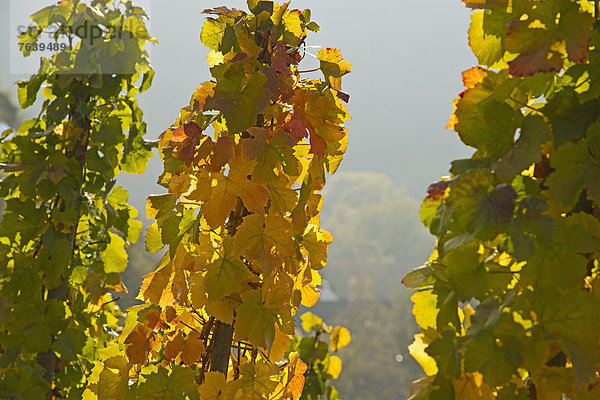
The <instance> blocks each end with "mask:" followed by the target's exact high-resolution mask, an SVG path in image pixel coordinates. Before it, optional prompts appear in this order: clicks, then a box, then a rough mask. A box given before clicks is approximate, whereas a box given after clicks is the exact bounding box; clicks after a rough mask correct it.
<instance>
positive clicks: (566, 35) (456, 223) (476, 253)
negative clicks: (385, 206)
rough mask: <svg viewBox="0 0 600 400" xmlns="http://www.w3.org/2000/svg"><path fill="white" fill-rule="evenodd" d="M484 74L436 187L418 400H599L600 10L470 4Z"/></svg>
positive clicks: (477, 0)
mask: <svg viewBox="0 0 600 400" xmlns="http://www.w3.org/2000/svg"><path fill="white" fill-rule="evenodd" d="M463 2H464V3H465V5H466V6H467V7H468V8H470V9H473V10H475V11H474V12H473V13H472V14H471V25H470V28H469V45H470V46H471V49H472V50H473V53H474V54H475V56H476V57H477V59H478V62H479V64H480V65H479V66H475V67H473V68H471V69H469V70H467V71H465V72H464V73H463V82H464V86H465V90H464V91H463V92H462V93H461V94H460V95H459V97H458V98H457V99H456V100H455V102H454V106H455V110H454V113H453V114H452V117H451V119H450V122H449V124H448V128H452V129H454V130H455V131H456V132H457V133H458V136H459V137H460V139H461V140H462V141H463V142H464V143H465V144H466V145H468V146H471V147H474V148H475V149H476V151H475V152H474V154H473V156H472V157H471V158H470V159H464V160H455V161H453V162H452V167H451V169H450V172H451V176H450V177H448V178H444V179H442V180H441V181H439V182H437V183H434V184H432V185H431V186H430V187H429V189H428V192H427V197H426V198H425V200H424V201H423V204H422V206H421V219H422V221H423V223H424V224H425V226H426V227H427V228H428V229H429V230H430V231H431V233H433V234H434V235H435V236H437V239H438V240H437V245H436V248H435V251H434V252H433V254H432V255H431V258H430V259H429V261H428V262H427V264H426V265H425V266H423V267H420V268H418V269H416V270H414V271H413V272H411V273H409V274H408V275H407V276H406V277H405V278H404V280H403V283H404V284H405V285H406V286H407V287H409V288H411V289H415V290H417V292H416V293H415V294H414V295H413V297H412V300H413V301H414V303H415V304H414V314H415V316H416V320H417V323H418V325H419V327H420V330H421V333H419V334H418V335H416V337H415V341H414V343H413V344H412V345H411V346H410V351H411V354H412V355H413V356H414V357H415V358H416V359H417V361H419V363H420V364H421V366H422V367H423V369H424V371H425V373H426V374H427V377H425V378H423V379H421V380H419V381H416V382H415V383H414V384H413V386H412V387H411V397H410V399H435V400H440V399H495V398H497V399H544V400H545V399H553V400H554V399H555V400H559V399H563V398H564V397H563V396H566V397H567V398H569V399H597V398H600V318H598V315H599V314H598V310H600V120H599V119H598V115H600V91H599V88H600V75H599V74H598V71H599V67H600V34H599V32H598V24H599V23H598V17H599V15H598V7H597V2H593V1H584V0H582V1H570V0H556V1H544V2H541V1H525V0H513V1H510V2H509V1H504V0H463Z"/></svg>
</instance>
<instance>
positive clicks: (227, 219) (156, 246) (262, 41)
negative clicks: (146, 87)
mask: <svg viewBox="0 0 600 400" xmlns="http://www.w3.org/2000/svg"><path fill="white" fill-rule="evenodd" d="M248 6H249V9H250V10H251V11H250V13H246V12H244V11H242V10H238V9H231V8H227V7H218V8H214V9H208V10H205V11H204V14H206V15H207V16H208V18H207V21H206V22H205V24H204V26H203V28H202V33H201V40H202V42H203V43H204V45H206V46H207V47H208V48H209V49H210V53H209V54H208V56H207V61H208V63H209V66H210V73H211V75H212V80H210V81H208V82H204V83H202V84H201V85H200V86H199V87H198V88H197V89H196V91H195V92H194V94H193V95H192V97H191V100H190V102H189V104H188V105H187V106H186V107H184V108H182V109H181V112H180V116H179V118H178V119H177V121H176V123H175V124H174V125H173V126H171V127H170V128H169V129H167V130H166V131H165V132H163V133H162V135H161V136H160V141H159V145H158V146H159V151H160V154H161V158H162V160H163V163H164V172H163V174H162V175H161V176H160V177H159V179H158V183H159V184H160V185H162V186H163V187H164V188H165V191H166V193H164V194H159V195H153V196H150V197H149V198H148V201H147V207H146V211H147V216H148V218H149V219H154V222H153V224H152V225H151V226H150V227H149V228H148V230H147V234H146V248H147V250H148V251H150V252H158V251H160V250H162V249H163V248H165V253H164V256H163V258H162V260H161V261H160V263H159V265H158V267H157V269H156V270H155V271H154V272H152V273H150V274H148V275H147V276H146V277H145V279H144V282H143V284H142V287H141V290H140V299H142V300H143V301H144V304H143V305H141V306H137V307H134V308H133V309H132V310H131V311H130V312H129V314H128V316H127V320H126V323H125V328H124V330H123V332H122V333H121V335H120V337H119V339H118V344H117V345H116V346H118V348H117V347H115V349H114V353H112V352H111V353H107V354H106V356H105V357H103V360H104V361H103V362H101V363H97V365H96V367H95V369H94V374H93V377H92V382H93V383H92V384H91V385H90V386H89V387H88V390H87V391H86V395H87V396H89V398H96V397H97V398H117V399H121V398H139V399H142V398H143V399H146V398H169V399H171V398H173V399H178V398H181V399H198V398H201V399H203V400H204V399H294V400H297V399H299V398H300V396H301V395H302V388H303V386H304V381H305V375H304V373H305V372H306V370H307V365H306V362H305V361H303V360H304V359H303V358H302V354H303V353H302V352H299V351H297V350H295V351H294V350H293V349H292V350H291V351H288V347H289V345H290V341H291V337H292V335H293V334H294V332H295V329H294V326H295V314H296V312H297V310H298V308H299V307H300V306H301V305H304V306H312V305H314V304H315V303H316V301H317V300H318V298H319V289H318V288H317V287H318V286H319V285H320V284H321V278H320V275H319V271H320V270H321V269H322V268H323V267H324V266H325V264H326V258H327V247H328V245H329V243H330V242H331V241H332V238H331V235H330V234H329V232H327V231H325V230H324V229H322V228H321V226H320V223H319V211H320V208H321V203H322V197H321V195H320V192H321V190H322V189H323V186H324V185H325V174H326V173H334V172H335V171H336V170H337V168H338V167H339V165H340V163H341V161H342V157H343V155H344V152H345V150H346V145H347V136H348V134H347V131H346V128H345V127H344V122H345V121H346V120H347V119H348V118H349V115H348V113H347V112H346V110H345V107H344V104H343V103H344V101H347V100H348V95H347V94H345V93H343V92H342V91H341V77H342V76H343V75H345V74H347V73H348V72H350V64H349V63H348V62H346V61H344V60H343V59H342V56H341V55H340V52H339V50H337V49H333V48H325V49H321V50H319V52H318V53H317V54H316V58H317V59H318V63H319V68H318V69H317V70H315V71H312V72H313V73H316V72H318V71H319V70H320V71H321V72H322V74H323V78H322V79H309V78H305V77H304V73H303V72H301V70H300V69H299V63H300V61H301V60H302V58H303V57H304V56H305V54H306V52H308V51H309V50H307V49H305V40H306V38H307V33H308V31H309V30H312V31H317V30H318V25H317V24H316V23H314V22H312V21H311V13H310V11H309V10H304V11H300V10H294V9H291V8H290V7H289V3H285V4H276V3H273V2H271V1H249V2H248ZM181 57H182V59H184V58H185V56H184V53H182V56H181ZM182 61H183V60H173V62H182ZM307 73H308V72H307ZM341 340H342V341H343V340H344V338H342V339H341ZM284 356H285V358H286V360H287V361H286V363H285V364H280V362H281V361H282V359H283V357H284ZM340 367H341V365H340ZM337 373H339V371H337ZM107 387H108V388H110V389H108V391H107V389H106V388H107ZM152 396H154V397H152ZM332 398H334V397H332Z"/></svg>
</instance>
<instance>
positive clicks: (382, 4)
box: [0, 0, 475, 210]
mask: <svg viewBox="0 0 600 400" xmlns="http://www.w3.org/2000/svg"><path fill="white" fill-rule="evenodd" d="M142 3H143V4H149V7H148V8H149V11H150V12H149V13H150V16H151V19H152V22H151V33H152V34H153V36H155V37H156V38H158V39H159V41H160V44H159V45H155V46H153V48H152V50H151V60H152V64H153V66H154V68H155V69H156V78H155V80H154V85H153V87H152V88H151V89H150V91H149V92H147V93H146V94H144V95H142V97H141V98H140V102H141V105H142V108H143V109H144V111H145V116H146V120H147V121H148V125H149V133H148V136H147V137H148V139H155V138H156V137H157V136H158V135H159V134H160V133H161V132H162V131H163V130H164V129H165V128H167V127H168V126H170V125H171V124H172V123H173V122H174V121H175V119H176V117H177V115H178V112H179V108H180V107H181V106H184V105H186V104H187V103H188V101H189V98H190V95H191V94H192V93H193V92H194V89H195V87H196V86H198V84H199V83H200V82H202V81H204V80H208V79H210V75H209V71H208V66H207V64H206V59H205V56H206V53H207V51H206V49H205V48H204V47H203V45H202V44H201V43H200V40H199V33H200V30H201V28H202V23H203V20H204V17H203V16H202V15H200V12H201V11H202V10H203V9H205V8H209V7H214V6H219V5H227V6H229V7H237V8H243V9H246V3H245V1H240V0H237V1H227V0H220V1H219V0H216V1H213V0H211V1H202V0H146V1H144V2H142ZM44 4H51V2H50V1H43V0H26V1H23V0H0V5H1V6H2V13H1V15H0V22H1V24H0V29H1V32H0V50H1V53H2V56H1V57H0V60H2V61H1V62H0V76H1V82H2V87H3V88H4V89H8V88H9V87H10V85H11V84H12V83H14V82H15V81H17V80H19V79H23V78H26V77H27V76H28V75H19V74H14V73H12V74H11V73H10V72H11V71H10V66H11V64H10V53H9V50H11V47H14V46H10V38H11V37H14V36H15V35H16V31H17V26H18V25H19V24H23V23H24V22H25V21H18V20H19V19H21V18H25V17H26V15H28V14H31V13H32V12H34V11H36V10H37V9H39V8H40V5H44ZM425 4H426V5H425V6H424V3H423V2H420V1H405V0H372V1H370V2H365V1H351V0H346V1H344V0H321V1H317V0H294V1H292V3H291V6H292V7H293V8H299V9H303V8H310V9H311V10H312V16H313V17H312V18H313V20H315V21H316V22H317V23H319V24H320V26H321V32H319V33H317V34H312V35H310V36H309V38H308V40H307V44H308V45H309V46H323V47H338V48H340V49H341V50H342V54H343V55H344V57H345V58H346V59H347V60H348V61H350V62H351V63H352V64H353V68H352V73H351V74H350V75H348V76H346V77H345V78H344V84H343V89H344V91H346V92H348V93H350V95H351V98H350V103H349V105H348V109H349V112H350V114H351V115H352V117H353V119H352V121H350V122H349V124H348V127H349V131H350V143H349V146H348V151H347V153H346V159H345V160H344V162H343V164H342V167H341V169H340V171H350V170H353V171H379V172H384V173H386V174H388V175H389V176H391V177H392V179H393V180H394V181H395V182H396V183H398V184H399V185H402V186H404V187H406V189H407V192H408V193H409V194H410V195H411V196H413V197H415V198H417V199H420V198H422V197H423V195H424V194H425V189H426V187H427V185H428V184H429V183H430V182H432V181H434V180H436V179H437V178H438V177H439V176H442V175H446V174H447V171H448V167H449V162H450V160H452V159H454V158H459V157H466V156H468V155H469V154H470V153H471V151H469V149H467V148H466V147H465V146H464V145H462V144H461V143H460V142H459V140H458V138H457V137H456V135H455V133H454V132H452V131H446V130H444V126H445V125H446V123H447V121H448V116H449V114H450V112H451V111H452V105H451V101H452V100H453V99H454V98H455V97H456V96H457V94H458V93H459V92H460V91H461V90H462V89H461V79H460V72H461V71H462V70H464V69H467V68H469V67H470V66H472V65H473V64H474V62H475V59H474V58H473V56H472V55H471V53H470V51H469V49H468V46H467V34H466V32H467V29H468V23H469V13H468V11H467V9H466V8H465V7H464V6H463V4H462V2H461V1H459V0H431V1H428V2H427V3H425ZM8 11H10V12H8ZM15 50H16V49H14V48H13V49H12V50H11V51H13V57H14V54H15V53H14V51H15ZM312 50H313V51H314V52H315V53H316V51H317V49H312ZM17 57H18V55H17ZM303 63H306V64H305V66H306V68H303V69H308V68H309V67H310V66H311V65H316V62H315V60H314V59H313V58H311V57H305V61H303ZM14 69H15V68H14V63H13V70H14ZM13 72H15V71H13ZM315 76H319V75H318V74H316V73H315ZM161 172H162V165H161V163H160V160H158V158H157V157H155V158H154V159H153V160H152V161H151V163H150V166H149V168H148V170H147V172H146V174H144V175H143V177H141V178H140V177H139V176H125V177H123V178H121V179H120V181H121V183H122V184H123V185H124V186H126V187H127V188H128V189H129V191H130V193H131V196H132V199H131V200H132V201H133V203H134V205H135V206H136V207H138V208H139V209H142V210H143V205H144V202H145V198H146V196H147V195H148V194H151V193H161V192H163V191H164V189H162V188H160V187H159V186H157V185H156V184H155V182H156V178H157V177H158V175H159V174H160V173H161Z"/></svg>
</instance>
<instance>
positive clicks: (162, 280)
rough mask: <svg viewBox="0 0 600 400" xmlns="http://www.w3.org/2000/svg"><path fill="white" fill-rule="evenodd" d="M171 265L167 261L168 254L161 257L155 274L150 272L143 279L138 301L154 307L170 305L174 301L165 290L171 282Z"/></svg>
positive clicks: (168, 291)
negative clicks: (143, 301)
mask: <svg viewBox="0 0 600 400" xmlns="http://www.w3.org/2000/svg"><path fill="white" fill-rule="evenodd" d="M172 272H173V265H172V263H171V262H170V261H169V255H168V253H167V254H166V255H165V257H163V260H162V261H161V263H160V264H159V266H158V268H157V270H156V271H155V272H150V273H149V274H147V275H146V276H145V277H144V280H143V281H142V287H141V288H140V294H139V296H138V297H137V298H138V299H142V300H145V301H147V302H149V303H152V304H156V305H164V306H167V305H171V304H173V302H174V301H175V299H174V298H173V295H172V293H171V291H170V290H167V287H168V286H169V283H170V281H171V275H172Z"/></svg>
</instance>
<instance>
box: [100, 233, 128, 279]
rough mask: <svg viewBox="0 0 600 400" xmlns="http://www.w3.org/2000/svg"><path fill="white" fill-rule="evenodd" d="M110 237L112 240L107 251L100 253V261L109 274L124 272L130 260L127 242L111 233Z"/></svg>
mask: <svg viewBox="0 0 600 400" xmlns="http://www.w3.org/2000/svg"><path fill="white" fill-rule="evenodd" d="M108 235H109V238H110V239H109V243H108V244H107V246H106V249H105V250H104V251H102V252H101V253H100V259H101V260H102V262H103V263H104V271H106V273H108V274H110V273H113V272H116V273H121V272H124V271H125V268H127V260H128V256H127V251H126V250H125V241H124V240H123V239H122V238H121V236H119V235H117V234H115V233H112V232H109V233H108Z"/></svg>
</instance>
